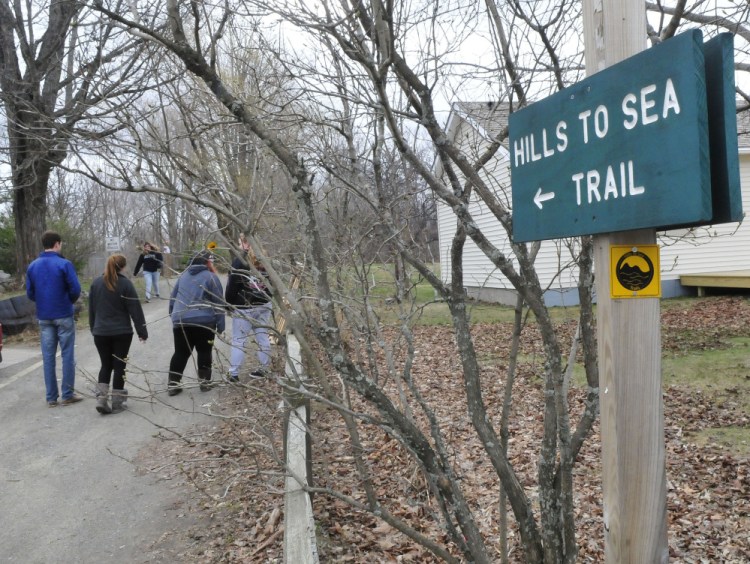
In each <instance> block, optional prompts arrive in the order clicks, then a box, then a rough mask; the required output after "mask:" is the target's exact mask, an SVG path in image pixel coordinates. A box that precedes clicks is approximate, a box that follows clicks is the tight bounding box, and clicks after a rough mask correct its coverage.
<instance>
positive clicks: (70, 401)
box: [60, 394, 83, 405]
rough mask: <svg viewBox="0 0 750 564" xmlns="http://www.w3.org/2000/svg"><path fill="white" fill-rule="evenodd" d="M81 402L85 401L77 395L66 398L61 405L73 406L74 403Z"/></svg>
mask: <svg viewBox="0 0 750 564" xmlns="http://www.w3.org/2000/svg"><path fill="white" fill-rule="evenodd" d="M79 401H83V398H82V397H81V396H77V395H76V394H73V395H72V396H70V397H69V398H65V399H64V400H62V401H61V402H60V405H73V404H74V403H78V402H79Z"/></svg>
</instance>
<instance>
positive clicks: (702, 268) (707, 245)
mask: <svg viewBox="0 0 750 564" xmlns="http://www.w3.org/2000/svg"><path fill="white" fill-rule="evenodd" d="M740 182H741V184H742V208H743V210H744V211H745V213H746V214H747V213H748V212H749V211H750V154H742V155H740ZM684 234H685V232H684V231H676V232H675V231H668V232H666V233H662V234H659V235H660V237H659V243H660V244H661V266H662V268H661V272H662V280H677V279H679V277H680V275H682V274H699V273H704V272H705V273H711V272H728V271H732V270H748V269H750V218H748V219H746V220H745V221H743V222H742V223H728V224H725V225H715V226H708V227H704V228H699V229H697V230H696V234H695V236H694V237H685V238H684V239H678V240H677V242H676V243H674V239H673V238H674V237H675V236H676V237H680V236H682V235H684ZM665 235H666V236H672V240H670V237H665ZM673 243H674V244H673Z"/></svg>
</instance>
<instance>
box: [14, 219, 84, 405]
mask: <svg viewBox="0 0 750 564" xmlns="http://www.w3.org/2000/svg"><path fill="white" fill-rule="evenodd" d="M42 248H43V249H44V250H43V251H42V252H41V253H40V255H39V257H38V258H36V259H35V260H34V261H33V262H32V263H31V264H30V265H29V268H28V269H27V270H26V295H27V296H28V297H29V299H30V300H31V301H33V302H35V303H36V317H37V319H38V320H39V332H40V342H41V348H42V362H43V365H44V384H45V386H46V388H47V405H48V406H49V407H57V405H58V401H57V400H58V398H59V397H60V389H59V388H58V386H57V375H56V370H55V369H56V366H55V356H56V355H57V346H58V344H59V345H60V352H61V356H62V399H61V401H60V404H61V405H70V404H73V403H76V402H79V401H81V400H82V399H83V398H82V397H81V396H79V395H77V394H76V393H75V377H76V374H75V371H76V363H75V349H74V347H75V340H76V323H75V319H74V318H73V313H74V308H73V304H74V303H75V302H76V300H78V298H79V296H80V295H81V283H80V282H79V281H78V275H77V274H76V270H75V267H74V266H73V263H72V262H70V261H69V260H68V259H66V258H65V257H63V256H62V254H60V250H61V248H62V237H61V236H60V234H59V233H56V232H54V231H46V232H45V233H44V234H43V235H42Z"/></svg>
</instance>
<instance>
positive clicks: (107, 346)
mask: <svg viewBox="0 0 750 564" xmlns="http://www.w3.org/2000/svg"><path fill="white" fill-rule="evenodd" d="M126 265H127V261H126V259H125V257H124V256H123V255H119V254H118V255H112V256H111V257H109V259H107V264H106V266H105V267H104V274H103V275H102V276H100V277H99V278H97V279H96V280H94V282H93V283H92V284H91V290H90V292H89V327H90V329H91V334H92V335H93V336H94V344H95V345H96V350H97V352H98V353H99V358H100V360H101V364H102V366H101V369H100V370H99V381H98V384H97V393H96V396H97V402H96V410H97V411H98V412H99V413H101V414H102V415H105V414H107V413H119V412H120V411H122V410H123V404H124V403H125V401H126V400H127V394H128V392H127V390H125V359H126V358H127V356H128V352H129V351H130V343H131V342H132V341H133V328H132V326H131V320H132V323H133V325H135V330H136V332H137V333H138V337H139V338H140V340H141V342H142V343H145V342H146V339H148V330H147V328H146V318H145V317H144V315H143V309H142V308H141V303H140V301H139V300H138V294H137V293H136V291H135V286H133V283H132V282H131V281H130V280H128V279H127V278H126V277H125V276H124V274H123V271H124V269H125V267H126ZM110 380H111V381H112V405H111V406H110V405H109V403H108V401H107V400H108V396H109V383H110Z"/></svg>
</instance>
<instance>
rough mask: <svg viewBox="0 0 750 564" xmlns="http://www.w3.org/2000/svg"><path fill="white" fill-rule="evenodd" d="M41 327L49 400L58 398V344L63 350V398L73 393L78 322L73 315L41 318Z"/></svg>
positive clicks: (45, 382) (45, 379) (45, 381)
mask: <svg viewBox="0 0 750 564" xmlns="http://www.w3.org/2000/svg"><path fill="white" fill-rule="evenodd" d="M39 329H40V332H41V342H42V360H43V362H44V384H45V385H46V386H47V401H56V400H57V398H58V395H59V393H58V389H57V376H56V375H55V356H56V355H57V345H58V343H59V344H60V351H61V352H62V354H61V356H62V399H64V400H66V399H68V398H69V397H71V396H72V395H73V388H74V387H75V379H76V361H75V353H74V351H73V349H74V347H75V343H76V323H75V321H74V320H73V318H72V317H63V318H60V319H40V320H39Z"/></svg>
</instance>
